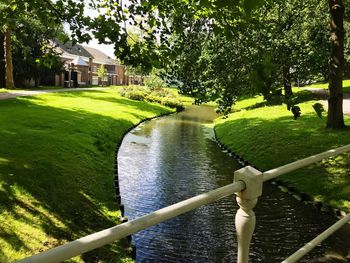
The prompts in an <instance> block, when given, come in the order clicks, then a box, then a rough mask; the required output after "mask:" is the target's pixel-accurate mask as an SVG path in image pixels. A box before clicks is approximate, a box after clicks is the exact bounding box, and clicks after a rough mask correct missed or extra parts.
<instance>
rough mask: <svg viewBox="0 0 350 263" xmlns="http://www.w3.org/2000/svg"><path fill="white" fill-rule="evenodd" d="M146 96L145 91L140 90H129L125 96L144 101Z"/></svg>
mask: <svg viewBox="0 0 350 263" xmlns="http://www.w3.org/2000/svg"><path fill="white" fill-rule="evenodd" d="M146 96H147V93H146V92H144V91H142V90H133V91H130V92H129V93H128V94H127V95H126V96H125V97H127V98H128V99H131V100H139V101H144V100H145V98H146Z"/></svg>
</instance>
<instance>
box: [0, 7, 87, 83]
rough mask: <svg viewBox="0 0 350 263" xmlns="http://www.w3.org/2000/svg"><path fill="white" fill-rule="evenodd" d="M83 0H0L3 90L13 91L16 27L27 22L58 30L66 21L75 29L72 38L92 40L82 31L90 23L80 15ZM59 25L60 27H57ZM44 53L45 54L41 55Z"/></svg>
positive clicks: (17, 31) (82, 9) (82, 10)
mask: <svg viewBox="0 0 350 263" xmlns="http://www.w3.org/2000/svg"><path fill="white" fill-rule="evenodd" d="M83 13H84V1H82V0H78V1H75V2H74V3H73V2H72V1H65V0H64V1H57V2H55V3H54V2H53V1H52V0H44V1H42V0H26V1H23V0H2V1H1V2H0V21H1V23H2V24H1V25H0V33H2V34H3V35H4V43H3V46H4V60H5V72H6V74H5V79H6V87H7V88H14V87H15V83H14V77H13V76H14V69H13V64H14V63H13V56H12V55H13V41H14V40H17V36H16V33H19V32H20V31H19V30H17V29H18V27H21V26H22V25H24V24H26V23H28V21H39V22H40V23H41V24H42V25H45V27H46V29H53V30H54V29H57V27H59V26H60V25H61V24H62V23H63V22H68V23H69V24H70V26H71V28H75V29H78V28H79V26H80V25H81V27H80V30H76V32H75V33H74V35H73V37H74V36H77V38H79V39H80V40H88V39H91V36H90V35H89V34H87V33H86V32H84V30H83V29H84V28H85V27H86V26H87V25H88V24H89V20H90V19H89V18H88V17H85V16H83ZM58 25H59V26H58ZM44 53H45V52H44Z"/></svg>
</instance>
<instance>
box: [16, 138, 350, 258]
mask: <svg viewBox="0 0 350 263" xmlns="http://www.w3.org/2000/svg"><path fill="white" fill-rule="evenodd" d="M346 151H350V145H347V146H343V147H340V148H337V149H333V150H330V151H327V152H324V153H320V154H317V155H313V156H311V157H308V158H305V159H302V160H299V161H296V162H293V163H290V164H287V165H284V166H281V167H279V168H276V169H272V170H269V171H267V172H264V173H261V172H260V171H258V170H256V169H255V168H253V167H251V166H247V167H244V168H242V169H239V170H237V171H235V173H234V183H232V184H229V185H226V186H224V187H221V188H218V189H216V190H212V191H210V192H207V193H204V194H201V195H198V196H195V197H192V198H189V199H187V200H184V201H181V202H179V203H176V204H173V205H171V206H168V207H165V208H162V209H160V210H157V211H155V212H153V213H150V214H148V215H145V216H142V217H139V218H137V219H135V220H132V221H129V222H126V223H123V224H120V225H117V226H114V227H112V228H108V229H105V230H102V231H100V232H97V233H94V234H91V235H88V236H85V237H83V238H80V239H77V240H75V241H72V242H70V243H67V244H65V245H62V246H58V247H56V248H53V249H50V250H48V251H45V252H42V253H39V254H37V255H34V256H31V257H28V258H25V259H22V260H19V261H18V262H20V263H34V262H35V263H51V262H52V263H54V262H61V261H63V260H66V259H70V258H72V257H75V256H78V255H80V254H82V253H85V252H88V251H90V250H93V249H95V248H98V247H101V246H104V245H106V244H109V243H112V242H114V241H116V240H118V239H121V238H123V237H126V236H129V235H131V234H134V233H136V232H138V231H140V230H143V229H146V228H148V227H150V226H153V225H156V224H159V223H161V222H164V221H166V220H168V219H171V218H174V217H176V216H178V215H181V214H183V213H186V212H189V211H191V210H193V209H195V208H198V207H200V206H202V205H205V204H209V203H213V202H215V201H217V200H219V199H221V198H223V197H226V196H229V195H232V194H234V193H236V195H237V198H236V199H237V203H238V205H239V207H240V208H239V209H238V211H237V213H236V218H235V224H236V232H237V241H238V254H237V262H239V263H247V262H248V256H249V246H250V241H251V238H252V236H253V232H254V228H255V221H256V219H255V213H254V211H253V208H254V207H255V205H256V203H257V200H258V197H259V196H261V194H262V186H263V182H265V181H268V180H270V179H273V178H276V177H278V176H280V175H282V174H285V173H288V172H292V171H294V170H296V169H299V168H301V167H305V166H307V165H310V164H312V163H316V162H318V161H320V160H322V159H324V158H327V157H331V156H336V155H338V154H341V153H344V152H346ZM349 221H350V214H348V215H347V216H345V217H344V218H343V219H341V220H340V221H338V222H337V223H335V224H334V225H333V226H331V227H330V228H329V229H327V230H326V231H325V232H323V233H322V234H321V235H319V236H318V237H316V238H315V239H314V240H312V241H310V242H309V243H307V244H306V245H305V246H304V247H303V248H301V249H300V250H298V251H297V252H295V253H294V254H293V255H291V256H290V257H289V258H287V259H286V260H285V261H283V263H292V262H297V260H299V259H300V258H302V257H303V256H304V255H305V254H306V253H308V252H309V251H311V250H312V249H313V248H314V247H315V246H317V245H318V244H319V243H321V242H322V241H323V240H324V239H326V238H327V237H328V236H329V235H331V234H333V233H334V232H335V231H336V230H337V229H339V228H340V227H341V226H343V225H344V224H346V223H347V222H349Z"/></svg>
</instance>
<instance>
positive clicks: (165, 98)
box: [118, 86, 184, 111]
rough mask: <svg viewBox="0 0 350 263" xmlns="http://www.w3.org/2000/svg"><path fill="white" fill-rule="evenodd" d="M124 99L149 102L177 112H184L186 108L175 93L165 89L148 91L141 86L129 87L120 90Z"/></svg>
mask: <svg viewBox="0 0 350 263" xmlns="http://www.w3.org/2000/svg"><path fill="white" fill-rule="evenodd" d="M118 92H119V94H120V95H121V96H123V97H126V98H128V99H132V100H139V101H148V102H155V103H159V104H162V105H164V106H166V107H169V108H176V111H182V110H184V106H183V104H182V103H181V101H179V100H178V99H177V98H176V97H177V96H176V95H175V94H174V93H172V92H171V91H169V90H167V89H163V88H153V89H147V88H144V87H140V86H127V87H123V88H120V89H119V90H118Z"/></svg>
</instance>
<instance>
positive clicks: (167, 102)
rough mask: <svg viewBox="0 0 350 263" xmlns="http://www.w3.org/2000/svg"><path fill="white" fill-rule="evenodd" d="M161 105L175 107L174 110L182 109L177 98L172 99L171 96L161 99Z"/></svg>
mask: <svg viewBox="0 0 350 263" xmlns="http://www.w3.org/2000/svg"><path fill="white" fill-rule="evenodd" d="M162 105H164V106H166V107H169V108H176V111H182V110H184V106H183V104H182V103H181V102H180V101H179V100H177V99H173V98H165V99H163V101H162Z"/></svg>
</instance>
